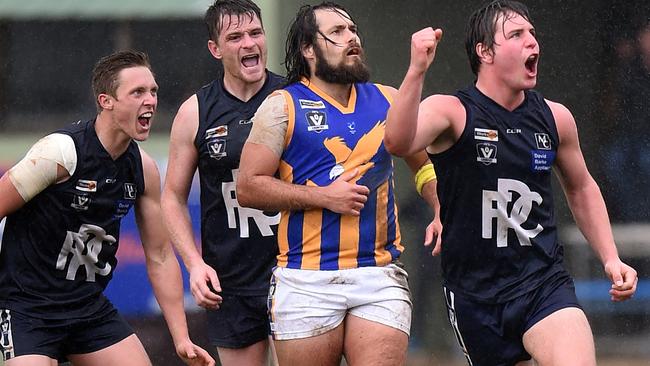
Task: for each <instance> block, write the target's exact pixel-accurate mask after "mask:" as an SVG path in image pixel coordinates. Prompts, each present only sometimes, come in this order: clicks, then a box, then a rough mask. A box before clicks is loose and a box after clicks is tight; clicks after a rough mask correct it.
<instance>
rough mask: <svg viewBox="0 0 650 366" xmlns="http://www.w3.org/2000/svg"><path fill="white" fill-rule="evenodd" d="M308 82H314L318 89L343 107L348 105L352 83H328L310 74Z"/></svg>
mask: <svg viewBox="0 0 650 366" xmlns="http://www.w3.org/2000/svg"><path fill="white" fill-rule="evenodd" d="M309 82H310V83H312V84H314V85H315V86H316V87H317V88H318V89H320V90H321V91H323V92H324V93H325V94H327V95H329V96H330V97H332V98H333V99H334V100H336V101H337V102H338V103H339V104H340V105H342V106H343V107H347V106H348V102H349V101H350V93H351V92H352V84H334V83H328V82H326V81H324V80H322V79H321V78H319V77H318V76H316V75H312V76H311V77H310V78H309Z"/></svg>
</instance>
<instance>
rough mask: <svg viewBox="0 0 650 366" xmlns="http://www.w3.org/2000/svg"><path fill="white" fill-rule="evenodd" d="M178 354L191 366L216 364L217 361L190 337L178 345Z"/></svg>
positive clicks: (212, 365) (213, 365)
mask: <svg viewBox="0 0 650 366" xmlns="http://www.w3.org/2000/svg"><path fill="white" fill-rule="evenodd" d="M176 354H177V355H178V357H180V358H181V360H183V362H185V364H186V365H190V366H215V365H216V362H215V360H214V358H212V356H210V354H209V353H208V352H207V351H206V350H204V349H203V348H201V347H199V346H197V345H195V344H194V343H192V341H190V340H189V339H188V340H186V341H184V342H182V343H180V344H179V345H177V346H176Z"/></svg>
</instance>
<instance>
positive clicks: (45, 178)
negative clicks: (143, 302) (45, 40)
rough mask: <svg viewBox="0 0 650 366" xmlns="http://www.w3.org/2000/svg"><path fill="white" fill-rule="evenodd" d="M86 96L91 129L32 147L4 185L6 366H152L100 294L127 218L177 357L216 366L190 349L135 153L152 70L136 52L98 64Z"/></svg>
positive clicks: (176, 276)
mask: <svg viewBox="0 0 650 366" xmlns="http://www.w3.org/2000/svg"><path fill="white" fill-rule="evenodd" d="M92 84H93V91H94V93H95V101H96V103H97V108H98V114H97V116H96V118H94V119H92V120H89V121H79V122H76V123H73V124H72V125H70V126H67V127H65V128H63V129H60V130H58V131H56V132H54V133H52V134H50V135H47V136H46V137H44V138H43V139H41V140H39V141H38V142H37V143H36V144H35V145H34V146H33V147H32V148H31V149H30V150H29V152H28V153H27V155H26V156H25V158H24V159H23V160H21V161H20V162H18V163H17V164H16V165H15V166H14V167H13V168H11V169H10V170H9V171H8V172H7V173H6V174H5V175H4V176H3V177H2V178H1V179H0V218H2V217H5V216H6V217H7V222H6V226H5V231H4V236H3V240H2V252H0V314H1V320H2V334H1V337H2V339H1V341H0V345H1V346H2V351H3V358H4V360H5V365H13V366H16V365H44V366H45V365H47V366H50V365H56V364H57V360H64V359H68V360H69V361H71V362H72V363H73V364H74V365H81V366H83V365H88V366H90V365H109V366H110V365H114V366H118V365H119V366H123V365H133V366H147V365H151V362H150V360H149V358H148V356H147V354H146V352H145V350H144V348H143V346H142V344H141V342H140V340H139V339H138V337H137V336H136V335H135V334H134V332H133V330H132V329H131V328H130V327H129V325H128V324H127V323H126V321H125V320H124V319H123V318H122V317H121V316H120V315H119V314H118V312H117V310H116V309H115V308H114V307H113V305H112V304H111V302H110V301H109V300H108V299H107V298H106V297H105V296H104V294H103V290H104V288H105V287H106V285H107V284H108V282H109V281H110V279H111V278H112V274H113V270H114V269H115V266H116V264H117V259H116V256H115V255H116V252H117V250H118V243H119V238H120V221H121V219H122V218H123V217H124V216H125V215H126V214H127V213H128V212H129V210H130V209H131V207H135V214H136V220H137V223H138V227H139V230H140V237H141V239H142V246H143V249H144V254H145V257H146V264H147V272H148V274H149V279H150V281H151V284H152V286H153V289H154V293H155V295H156V298H157V300H158V302H159V304H160V307H161V309H162V312H163V315H164V317H165V319H166V321H167V325H168V326H169V330H170V332H171V335H172V338H173V340H174V344H175V347H176V352H177V353H178V355H179V356H180V357H181V358H182V359H183V360H184V361H185V362H186V363H187V364H189V365H214V364H215V361H214V360H213V359H212V358H211V357H210V355H209V354H208V353H207V352H206V351H205V350H203V349H201V348H200V347H198V346H196V345H194V344H193V343H192V341H191V340H190V338H189V335H188V330H187V324H186V319H185V310H184V306H183V283H182V278H181V272H180V266H179V265H178V261H177V259H176V256H175V255H174V252H173V248H172V246H171V243H170V242H169V240H168V237H167V234H166V232H165V231H164V230H161V229H160V228H161V226H162V217H161V214H160V175H159V173H158V168H157V167H156V164H155V162H154V161H153V159H152V158H151V157H149V155H147V154H146V153H145V152H144V151H142V150H141V149H140V148H139V147H138V145H137V144H136V143H135V141H143V140H145V139H146V138H147V137H148V136H149V130H150V127H151V122H152V118H153V116H154V114H155V111H156V104H157V92H158V85H157V84H156V81H155V79H154V76H153V74H152V71H151V68H150V64H149V60H148V58H147V56H146V55H145V54H143V53H140V52H133V51H123V52H118V53H115V54H112V55H109V56H106V57H104V58H102V59H101V60H99V62H98V63H97V65H96V66H95V68H94V70H93V82H92Z"/></svg>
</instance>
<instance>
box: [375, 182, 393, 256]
mask: <svg viewBox="0 0 650 366" xmlns="http://www.w3.org/2000/svg"><path fill="white" fill-rule="evenodd" d="M375 217H376V219H375V221H376V222H377V226H376V231H375V261H376V262H377V265H383V264H384V263H387V262H388V263H390V260H391V256H390V253H389V252H388V251H387V250H386V249H384V244H385V243H386V242H387V241H388V182H384V183H383V184H382V185H381V186H379V187H377V209H376V213H375Z"/></svg>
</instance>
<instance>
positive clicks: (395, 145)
mask: <svg viewBox="0 0 650 366" xmlns="http://www.w3.org/2000/svg"><path fill="white" fill-rule="evenodd" d="M423 85H424V75H423V74H421V75H418V74H415V73H407V74H406V77H405V78H404V81H403V82H402V85H401V86H400V88H399V91H398V92H397V94H396V95H395V100H394V101H393V103H392V104H391V107H390V109H389V110H388V115H387V117H386V134H385V137H384V145H385V146H386V150H388V151H389V152H390V153H391V154H393V155H397V156H405V155H410V154H413V153H414V152H415V151H413V149H412V146H411V145H412V144H411V142H412V141H413V140H414V138H415V132H416V130H417V121H418V108H419V105H420V100H421V99H422V87H423Z"/></svg>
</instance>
